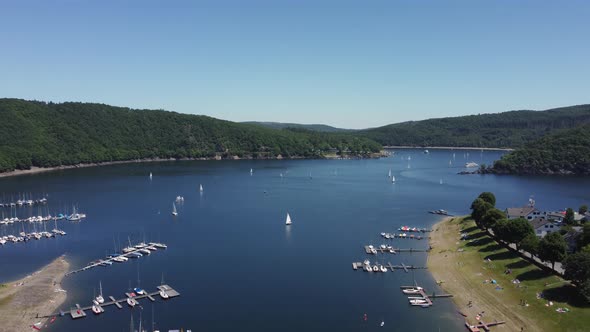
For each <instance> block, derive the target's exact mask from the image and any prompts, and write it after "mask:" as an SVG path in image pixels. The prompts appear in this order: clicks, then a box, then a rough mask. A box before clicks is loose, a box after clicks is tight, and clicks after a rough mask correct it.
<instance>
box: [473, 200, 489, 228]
mask: <svg viewBox="0 0 590 332" xmlns="http://www.w3.org/2000/svg"><path fill="white" fill-rule="evenodd" d="M493 208H494V207H493V206H492V204H490V203H488V202H486V201H484V200H483V199H481V198H477V199H475V200H474V201H473V203H471V209H472V210H473V211H472V212H471V217H472V218H473V220H475V222H476V223H477V224H478V225H480V223H481V219H482V218H483V216H484V215H485V214H486V212H488V210H491V209H493ZM480 227H481V226H480Z"/></svg>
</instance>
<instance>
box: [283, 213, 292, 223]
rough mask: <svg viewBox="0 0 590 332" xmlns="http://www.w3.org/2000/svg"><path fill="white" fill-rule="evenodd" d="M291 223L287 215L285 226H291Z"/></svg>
mask: <svg viewBox="0 0 590 332" xmlns="http://www.w3.org/2000/svg"><path fill="white" fill-rule="evenodd" d="M292 223H293V222H292V221H291V216H289V213H287V219H286V220H285V225H291V224H292Z"/></svg>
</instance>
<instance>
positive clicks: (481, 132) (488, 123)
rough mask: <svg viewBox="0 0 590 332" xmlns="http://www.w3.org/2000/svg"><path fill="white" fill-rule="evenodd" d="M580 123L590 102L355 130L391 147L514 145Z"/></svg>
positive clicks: (588, 115) (587, 117)
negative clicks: (538, 109) (546, 108)
mask: <svg viewBox="0 0 590 332" xmlns="http://www.w3.org/2000/svg"><path fill="white" fill-rule="evenodd" d="M583 123H590V105H579V106H570V107H562V108H556V109H551V110H547V111H510V112H504V113H498V114H481V115H469V116H460V117H452V118H441V119H430V120H424V121H412V122H403V123H397V124H392V125H387V126H383V127H379V128H373V129H366V130H361V131H359V132H358V133H359V134H360V135H362V136H363V137H367V138H370V139H372V140H375V141H377V142H379V143H381V144H382V145H390V146H393V145H407V146H468V147H493V148H501V147H505V148H517V147H522V146H525V145H526V144H527V143H531V142H533V141H535V140H536V139H538V138H540V137H541V136H544V135H546V134H548V133H550V132H553V131H555V130H559V129H567V128H574V127H576V126H578V125H580V124H583Z"/></svg>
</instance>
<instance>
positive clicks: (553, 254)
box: [539, 232, 567, 269]
mask: <svg viewBox="0 0 590 332" xmlns="http://www.w3.org/2000/svg"><path fill="white" fill-rule="evenodd" d="M566 249H567V244H566V243H565V240H564V239H563V236H562V235H561V234H559V233H557V232H552V233H549V234H547V235H546V236H545V237H544V238H543V239H541V241H539V258H541V259H542V260H544V261H547V262H551V268H552V269H555V262H561V261H562V260H563V259H564V258H565V252H566Z"/></svg>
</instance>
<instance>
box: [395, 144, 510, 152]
mask: <svg viewBox="0 0 590 332" xmlns="http://www.w3.org/2000/svg"><path fill="white" fill-rule="evenodd" d="M383 148H384V149H432V150H484V151H514V149H512V148H477V147H469V146H409V145H391V146H388V145H385V146H383Z"/></svg>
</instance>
